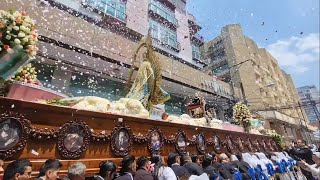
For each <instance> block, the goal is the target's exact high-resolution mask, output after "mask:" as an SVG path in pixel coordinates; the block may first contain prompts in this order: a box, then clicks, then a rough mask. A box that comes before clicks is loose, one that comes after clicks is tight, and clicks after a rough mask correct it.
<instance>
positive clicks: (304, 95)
mask: <svg viewBox="0 0 320 180" xmlns="http://www.w3.org/2000/svg"><path fill="white" fill-rule="evenodd" d="M297 90H298V93H299V96H300V100H301V103H302V106H303V108H304V110H305V112H306V114H307V117H308V121H309V123H310V125H313V126H315V127H319V121H320V114H319V111H320V93H319V90H318V89H317V87H316V86H314V85H313V86H303V87H299V88H297Z"/></svg>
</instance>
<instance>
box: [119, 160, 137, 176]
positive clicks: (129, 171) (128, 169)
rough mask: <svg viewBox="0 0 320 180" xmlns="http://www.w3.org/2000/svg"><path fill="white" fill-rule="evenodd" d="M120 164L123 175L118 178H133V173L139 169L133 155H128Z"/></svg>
mask: <svg viewBox="0 0 320 180" xmlns="http://www.w3.org/2000/svg"><path fill="white" fill-rule="evenodd" d="M120 166H121V170H120V174H121V176H120V177H118V178H116V180H133V175H134V173H135V172H136V169H137V165H136V159H135V157H134V156H132V155H126V156H125V157H123V159H122V161H121V162H120Z"/></svg>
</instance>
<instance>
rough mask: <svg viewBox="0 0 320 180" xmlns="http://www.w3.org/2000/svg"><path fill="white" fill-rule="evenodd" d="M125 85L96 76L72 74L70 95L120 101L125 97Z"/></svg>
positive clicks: (79, 73)
mask: <svg viewBox="0 0 320 180" xmlns="http://www.w3.org/2000/svg"><path fill="white" fill-rule="evenodd" d="M123 90H124V84H122V83H120V82H116V81H112V80H109V79H106V78H101V77H99V76H95V75H89V74H83V73H81V72H74V73H72V78H71V81H70V85H69V95H72V96H98V97H102V98H106V99H109V100H118V99H120V98H122V97H123V94H122V92H123Z"/></svg>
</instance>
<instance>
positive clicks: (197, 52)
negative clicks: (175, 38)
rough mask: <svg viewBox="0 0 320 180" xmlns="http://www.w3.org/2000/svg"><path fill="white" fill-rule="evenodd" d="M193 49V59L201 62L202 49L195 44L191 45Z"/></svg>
mask: <svg viewBox="0 0 320 180" xmlns="http://www.w3.org/2000/svg"><path fill="white" fill-rule="evenodd" d="M191 47H192V58H194V59H197V60H200V47H199V46H197V45H195V44H191Z"/></svg>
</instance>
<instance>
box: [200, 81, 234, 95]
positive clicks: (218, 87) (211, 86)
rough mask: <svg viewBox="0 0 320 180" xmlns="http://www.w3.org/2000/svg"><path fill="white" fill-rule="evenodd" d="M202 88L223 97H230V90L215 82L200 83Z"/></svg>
mask: <svg viewBox="0 0 320 180" xmlns="http://www.w3.org/2000/svg"><path fill="white" fill-rule="evenodd" d="M201 85H202V86H204V87H205V88H209V89H211V90H213V92H214V93H216V94H218V95H222V96H225V97H230V96H231V92H230V89H227V88H225V87H224V86H222V85H221V84H219V83H218V82H217V81H215V80H211V81H210V80H204V81H203V82H202V83H201Z"/></svg>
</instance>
